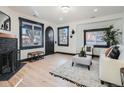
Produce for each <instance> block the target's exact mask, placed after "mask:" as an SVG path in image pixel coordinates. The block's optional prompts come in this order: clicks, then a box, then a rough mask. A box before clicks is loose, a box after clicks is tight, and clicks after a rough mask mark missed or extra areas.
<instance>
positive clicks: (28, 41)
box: [19, 18, 43, 49]
mask: <svg viewBox="0 0 124 93" xmlns="http://www.w3.org/2000/svg"><path fill="white" fill-rule="evenodd" d="M19 21H20V49H31V48H39V47H43V24H41V23H38V22H34V21H31V20H27V19H24V18H19Z"/></svg>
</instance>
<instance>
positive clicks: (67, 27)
mask: <svg viewBox="0 0 124 93" xmlns="http://www.w3.org/2000/svg"><path fill="white" fill-rule="evenodd" d="M65 28H66V29H67V44H60V37H59V30H60V29H65ZM58 46H69V26H63V27H58Z"/></svg>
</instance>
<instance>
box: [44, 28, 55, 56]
mask: <svg viewBox="0 0 124 93" xmlns="http://www.w3.org/2000/svg"><path fill="white" fill-rule="evenodd" d="M53 53H54V31H53V28H52V27H50V26H49V27H47V28H46V31H45V54H46V55H49V54H53Z"/></svg>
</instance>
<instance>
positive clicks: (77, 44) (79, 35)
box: [0, 7, 124, 59]
mask: <svg viewBox="0 0 124 93" xmlns="http://www.w3.org/2000/svg"><path fill="white" fill-rule="evenodd" d="M0 11H2V12H4V13H6V14H8V15H9V16H10V17H11V32H9V31H3V30H0V32H3V33H10V34H14V35H16V36H17V38H18V45H19V20H18V17H24V18H27V19H29V20H34V21H37V22H41V23H43V24H44V29H46V27H47V26H52V27H53V29H54V32H55V33H54V40H55V41H57V27H61V26H69V46H68V47H67V46H66V47H64V46H58V44H55V52H65V53H78V52H79V51H80V49H81V47H82V45H83V29H93V28H102V27H106V26H107V27H108V26H109V25H111V24H113V25H114V26H115V27H116V28H119V29H120V30H121V31H122V32H123V31H124V14H123V13H121V14H115V15H109V16H104V17H98V18H93V19H89V20H85V21H78V22H72V23H66V24H58V25H55V24H53V23H50V22H47V21H45V20H42V19H38V18H34V17H33V16H28V15H25V14H22V13H18V12H15V11H12V10H10V9H8V7H0ZM72 29H74V30H75V34H74V35H73V38H70V35H71V31H72ZM44 38H45V35H44ZM122 44H124V33H123V37H122ZM44 46H45V43H44ZM36 50H43V51H44V48H37V49H27V50H22V51H21V59H24V58H26V57H27V53H28V52H30V51H36ZM99 50H100V49H96V50H95V52H96V54H98V53H99Z"/></svg>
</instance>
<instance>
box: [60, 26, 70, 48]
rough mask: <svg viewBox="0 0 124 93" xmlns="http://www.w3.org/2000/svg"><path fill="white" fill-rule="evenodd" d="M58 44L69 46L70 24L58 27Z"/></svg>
mask: <svg viewBox="0 0 124 93" xmlns="http://www.w3.org/2000/svg"><path fill="white" fill-rule="evenodd" d="M58 45H59V46H69V26H64V27H59V28H58Z"/></svg>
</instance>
